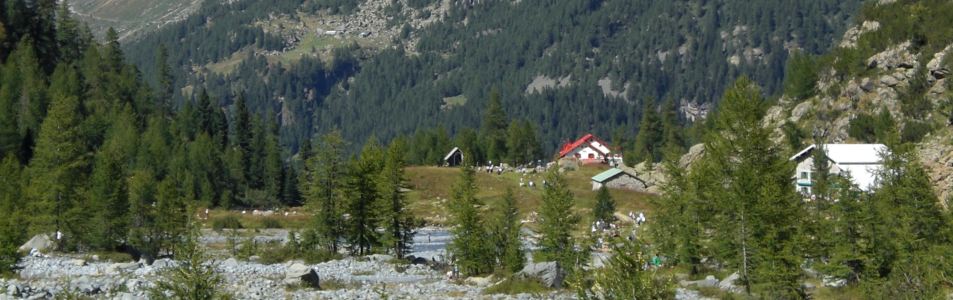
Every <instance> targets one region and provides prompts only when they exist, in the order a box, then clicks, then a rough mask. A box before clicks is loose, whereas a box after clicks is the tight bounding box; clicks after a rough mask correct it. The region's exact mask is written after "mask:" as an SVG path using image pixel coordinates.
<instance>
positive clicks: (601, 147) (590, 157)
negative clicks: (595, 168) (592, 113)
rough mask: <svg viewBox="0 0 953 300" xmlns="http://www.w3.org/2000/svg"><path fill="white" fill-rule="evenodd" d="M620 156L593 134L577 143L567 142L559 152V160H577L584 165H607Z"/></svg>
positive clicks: (585, 136)
mask: <svg viewBox="0 0 953 300" xmlns="http://www.w3.org/2000/svg"><path fill="white" fill-rule="evenodd" d="M618 157H619V155H618V154H615V153H613V151H612V147H610V146H609V144H608V143H606V142H604V141H602V140H601V139H599V138H598V137H596V136H594V135H592V134H586V135H584V136H582V137H581V138H579V139H578V140H576V141H575V142H567V143H566V144H564V145H563V146H562V148H560V150H559V158H560V159H563V158H575V159H578V160H579V161H581V162H583V163H607V162H608V161H609V160H610V159H616V158H618Z"/></svg>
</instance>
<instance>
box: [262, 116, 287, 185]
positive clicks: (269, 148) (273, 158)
mask: <svg viewBox="0 0 953 300" xmlns="http://www.w3.org/2000/svg"><path fill="white" fill-rule="evenodd" d="M266 123H267V125H266V126H267V130H265V133H264V142H265V145H264V148H265V149H264V157H263V158H262V160H263V163H262V164H263V165H264V166H263V167H262V168H263V169H264V170H263V174H264V176H263V178H262V180H263V181H264V184H265V185H264V189H265V191H266V192H267V194H268V198H269V199H272V202H274V201H277V200H278V199H280V197H281V189H282V179H283V178H284V177H283V175H284V174H283V172H284V170H283V163H282V160H281V145H280V144H279V142H278V123H277V122H275V121H273V120H269V121H266Z"/></svg>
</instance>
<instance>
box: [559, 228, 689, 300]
mask: <svg viewBox="0 0 953 300" xmlns="http://www.w3.org/2000/svg"><path fill="white" fill-rule="evenodd" d="M613 244H614V245H620V246H616V247H615V248H614V249H613V255H612V256H611V257H610V258H609V259H608V261H607V262H606V263H605V266H604V267H602V268H601V269H597V270H594V271H593V273H594V274H593V282H592V285H591V286H585V285H584V284H578V285H577V286H576V287H575V289H576V294H577V295H578V296H579V298H580V299H674V298H675V286H674V284H673V282H672V280H670V279H666V278H662V276H661V275H659V274H657V271H650V270H645V269H644V266H645V265H647V264H648V263H649V262H648V258H647V255H646V254H645V253H646V251H645V249H643V248H642V247H641V246H640V245H639V243H638V242H634V241H627V240H621V241H616V242H614V243H613Z"/></svg>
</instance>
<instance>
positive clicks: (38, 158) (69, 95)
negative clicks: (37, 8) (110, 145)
mask: <svg viewBox="0 0 953 300" xmlns="http://www.w3.org/2000/svg"><path fill="white" fill-rule="evenodd" d="M78 80H79V79H78V74H76V72H75V71H74V70H72V68H69V67H63V68H58V69H57V71H56V72H55V74H54V80H53V82H54V83H55V84H56V85H55V86H57V87H58V88H57V89H56V90H54V91H52V94H53V103H52V104H51V106H50V112H49V115H48V116H47V117H46V119H44V120H43V124H42V126H41V127H40V132H39V136H38V138H37V145H36V152H35V153H34V157H33V160H31V161H30V165H29V168H28V170H27V176H29V178H30V179H29V184H28V186H27V190H26V192H27V193H26V196H27V198H28V199H29V207H30V210H31V211H33V212H34V213H35V214H36V215H35V217H33V218H32V220H31V224H30V225H31V226H30V228H31V230H30V231H31V232H34V233H36V232H53V231H65V230H68V229H70V228H71V227H70V223H71V222H70V220H68V219H67V216H68V214H67V212H68V211H69V210H70V209H71V208H72V207H73V206H74V205H76V203H77V201H79V199H78V198H77V195H78V194H79V193H78V190H79V187H81V186H82V183H83V182H84V181H85V178H84V172H83V169H84V168H85V167H86V165H87V164H88V157H87V156H88V155H87V153H86V145H85V143H84V140H83V135H82V133H81V132H80V130H81V129H80V126H81V124H82V118H83V116H82V115H81V114H80V102H79V96H78V95H77V93H76V91H75V90H72V89H71V88H70V87H71V86H75V85H76V83H77V82H78Z"/></svg>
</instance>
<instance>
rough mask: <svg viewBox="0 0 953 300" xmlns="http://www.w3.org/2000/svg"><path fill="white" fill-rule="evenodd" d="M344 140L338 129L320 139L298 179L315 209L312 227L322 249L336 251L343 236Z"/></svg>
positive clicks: (307, 200) (309, 202)
mask: <svg viewBox="0 0 953 300" xmlns="http://www.w3.org/2000/svg"><path fill="white" fill-rule="evenodd" d="M344 147H345V144H344V140H343V139H342V138H341V134H340V132H338V131H333V132H331V133H329V134H327V135H325V136H324V137H323V138H322V139H321V145H320V147H318V151H317V153H315V155H314V156H313V157H311V158H310V159H308V162H307V167H306V169H305V172H304V178H302V180H301V181H300V182H301V184H302V187H301V191H302V193H303V194H304V199H305V202H306V203H307V204H308V205H309V206H310V207H311V209H313V210H314V212H315V213H314V228H313V229H312V230H313V231H314V233H315V234H316V235H317V237H319V238H320V243H321V244H322V246H323V247H324V249H325V250H327V251H330V252H332V253H337V251H338V245H339V240H340V239H341V238H342V237H343V236H344V227H343V226H341V224H342V222H343V218H342V214H343V211H344V205H345V203H341V202H342V201H341V199H346V194H345V190H344V188H345V175H346V172H347V170H346V169H345V164H344V158H343V157H344Z"/></svg>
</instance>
